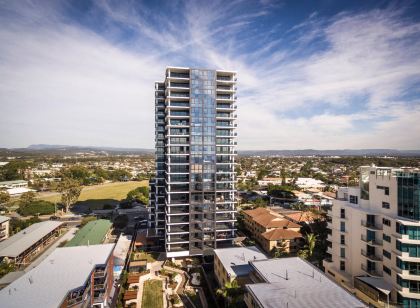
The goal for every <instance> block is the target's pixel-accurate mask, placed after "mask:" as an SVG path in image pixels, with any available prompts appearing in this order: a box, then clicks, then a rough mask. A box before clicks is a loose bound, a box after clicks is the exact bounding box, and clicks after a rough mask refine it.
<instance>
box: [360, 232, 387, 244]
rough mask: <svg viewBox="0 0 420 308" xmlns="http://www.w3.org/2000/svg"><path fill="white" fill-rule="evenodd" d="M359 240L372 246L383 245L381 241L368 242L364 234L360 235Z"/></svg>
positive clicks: (372, 240) (370, 240)
mask: <svg viewBox="0 0 420 308" xmlns="http://www.w3.org/2000/svg"><path fill="white" fill-rule="evenodd" d="M360 239H361V240H362V241H363V242H365V243H366V244H368V245H372V246H382V243H383V242H382V240H377V239H376V238H375V239H369V240H368V238H367V236H366V235H364V234H362V235H361V237H360Z"/></svg>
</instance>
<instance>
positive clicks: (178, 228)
mask: <svg viewBox="0 0 420 308" xmlns="http://www.w3.org/2000/svg"><path fill="white" fill-rule="evenodd" d="M189 230H190V228H189V227H188V226H185V225H172V226H168V233H189Z"/></svg>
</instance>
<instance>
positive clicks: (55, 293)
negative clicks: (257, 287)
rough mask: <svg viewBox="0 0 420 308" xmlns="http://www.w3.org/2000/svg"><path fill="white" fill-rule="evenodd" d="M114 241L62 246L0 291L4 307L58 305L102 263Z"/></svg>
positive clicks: (0, 298) (112, 247)
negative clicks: (110, 242)
mask: <svg viewBox="0 0 420 308" xmlns="http://www.w3.org/2000/svg"><path fill="white" fill-rule="evenodd" d="M113 249H114V244H104V245H92V246H75V247H63V248H57V249H56V250H54V251H53V252H52V253H51V254H50V255H49V256H48V257H47V258H46V259H45V260H43V261H42V262H41V263H40V264H39V265H38V266H37V267H35V268H34V269H32V270H30V271H29V272H27V273H25V274H24V275H23V276H21V277H20V278H18V279H17V280H15V281H14V282H12V283H11V284H10V285H8V286H7V287H5V288H4V289H2V290H0V303H3V304H5V303H7V307H8V308H20V307H43V308H50V307H51V308H52V307H54V308H56V307H59V306H60V304H61V303H62V301H63V300H64V298H65V296H66V295H67V293H68V292H69V291H70V290H72V289H75V288H78V287H80V286H82V285H84V283H85V282H86V281H87V279H88V278H89V275H90V273H91V272H92V270H93V269H94V267H95V265H97V264H98V265H101V264H105V263H106V261H107V259H108V257H109V256H110V254H111V253H112V250H113Z"/></svg>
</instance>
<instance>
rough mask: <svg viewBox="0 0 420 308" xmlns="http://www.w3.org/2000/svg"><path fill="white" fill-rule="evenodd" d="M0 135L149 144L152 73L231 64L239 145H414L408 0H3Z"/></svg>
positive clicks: (418, 99) (416, 126)
mask: <svg viewBox="0 0 420 308" xmlns="http://www.w3.org/2000/svg"><path fill="white" fill-rule="evenodd" d="M0 41H1V42H2V43H1V44H0V147H22V146H27V145H29V144H34V143H49V144H70V145H96V146H117V147H144V148H152V147H153V142H154V122H153V121H154V115H153V112H154V109H153V107H154V99H153V97H154V92H153V89H154V81H156V80H163V77H164V70H165V67H166V66H167V65H171V66H196V67H209V68H216V69H228V70H236V71H237V72H238V147H239V149H242V150H245V149H304V148H316V149H343V148H349V149H350V148H399V149H420V138H419V136H420V91H419V85H420V57H419V55H420V3H419V2H417V3H416V1H412V2H409V1H405V2H404V3H402V2H389V1H333V0H324V1H269V0H263V1H244V0H236V1H176V0H175V1H108V0H97V1H92V2H89V1H85V0H79V1H23V0H21V1H5V0H4V1H2V0H0Z"/></svg>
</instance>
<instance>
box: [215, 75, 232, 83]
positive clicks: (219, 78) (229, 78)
mask: <svg viewBox="0 0 420 308" xmlns="http://www.w3.org/2000/svg"><path fill="white" fill-rule="evenodd" d="M216 81H232V82H233V81H235V79H234V78H233V76H221V75H218V76H217V77H216Z"/></svg>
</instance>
